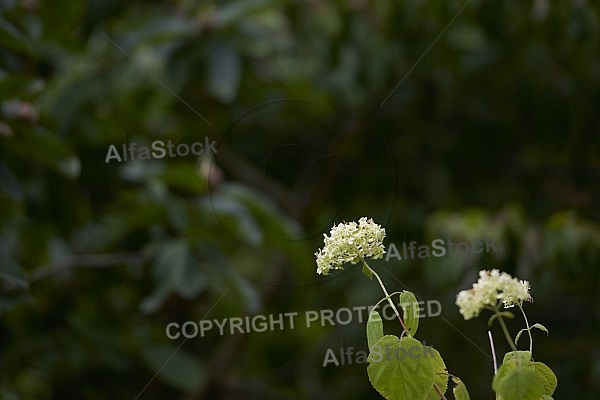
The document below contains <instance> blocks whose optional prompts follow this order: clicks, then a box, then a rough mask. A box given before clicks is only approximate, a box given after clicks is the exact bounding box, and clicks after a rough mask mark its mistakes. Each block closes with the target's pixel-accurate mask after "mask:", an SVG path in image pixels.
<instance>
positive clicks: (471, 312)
mask: <svg viewBox="0 0 600 400" xmlns="http://www.w3.org/2000/svg"><path fill="white" fill-rule="evenodd" d="M498 300H501V301H502V302H503V303H504V307H505V308H509V307H514V306H515V305H519V306H521V305H522V304H523V302H524V301H533V299H532V298H531V295H530V294H529V282H527V281H520V280H519V279H517V278H513V277H512V276H510V275H509V274H507V273H506V272H502V273H500V271H498V270H497V269H493V270H491V271H485V270H484V271H479V280H478V281H477V282H476V283H474V284H473V288H472V289H469V290H462V291H461V292H459V293H458V296H456V305H457V306H458V308H459V311H460V313H461V314H462V316H463V317H464V319H471V318H473V317H476V316H478V315H479V312H480V311H481V310H482V309H484V308H486V307H492V308H493V307H496V305H497V304H498V303H497V302H498Z"/></svg>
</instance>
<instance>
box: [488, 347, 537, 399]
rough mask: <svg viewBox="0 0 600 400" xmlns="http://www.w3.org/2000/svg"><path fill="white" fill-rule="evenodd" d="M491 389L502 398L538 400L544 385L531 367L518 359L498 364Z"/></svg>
mask: <svg viewBox="0 0 600 400" xmlns="http://www.w3.org/2000/svg"><path fill="white" fill-rule="evenodd" d="M513 353H514V352H513ZM492 389H494V391H495V392H496V393H497V394H498V395H499V396H501V397H502V400H539V399H540V398H541V397H542V395H543V394H544V385H543V384H542V382H541V381H540V380H539V379H538V377H537V375H536V372H535V370H534V369H533V367H532V366H530V365H527V366H523V365H522V364H520V363H519V359H514V360H510V361H509V362H507V363H504V364H502V365H501V366H500V368H499V369H498V372H497V373H496V375H495V376H494V379H493V380H492Z"/></svg>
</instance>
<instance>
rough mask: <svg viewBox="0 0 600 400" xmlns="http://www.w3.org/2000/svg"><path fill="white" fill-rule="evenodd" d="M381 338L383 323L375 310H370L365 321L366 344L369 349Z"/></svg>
mask: <svg viewBox="0 0 600 400" xmlns="http://www.w3.org/2000/svg"><path fill="white" fill-rule="evenodd" d="M382 337H383V321H382V320H381V316H380V315H379V313H378V312H377V311H375V310H371V313H370V314H369V320H368V321H367V343H368V345H369V349H370V348H371V347H372V346H373V345H374V344H375V343H377V341H378V340H379V339H381V338H382Z"/></svg>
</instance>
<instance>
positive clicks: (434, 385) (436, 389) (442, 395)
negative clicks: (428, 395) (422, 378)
mask: <svg viewBox="0 0 600 400" xmlns="http://www.w3.org/2000/svg"><path fill="white" fill-rule="evenodd" d="M433 388H434V389H435V391H436V392H437V393H438V395H439V396H441V399H443V400H448V399H447V398H446V396H444V393H442V391H441V389H440V388H439V386H438V385H437V383H434V384H433Z"/></svg>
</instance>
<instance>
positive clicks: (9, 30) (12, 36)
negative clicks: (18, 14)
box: [0, 18, 35, 55]
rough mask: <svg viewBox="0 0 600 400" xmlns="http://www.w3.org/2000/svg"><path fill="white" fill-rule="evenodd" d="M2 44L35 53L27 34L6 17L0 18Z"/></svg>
mask: <svg viewBox="0 0 600 400" xmlns="http://www.w3.org/2000/svg"><path fill="white" fill-rule="evenodd" d="M0 46H2V47H5V48H7V49H10V50H13V51H16V52H19V53H23V54H28V55H34V53H35V50H34V48H33V45H32V44H31V40H30V39H29V38H28V37H27V35H25V34H24V33H22V32H21V31H20V30H19V29H17V27H15V26H14V25H13V24H12V23H10V22H8V21H7V20H5V19H4V18H0Z"/></svg>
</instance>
